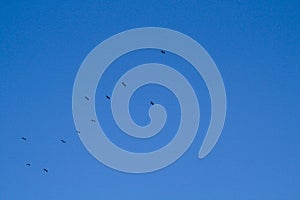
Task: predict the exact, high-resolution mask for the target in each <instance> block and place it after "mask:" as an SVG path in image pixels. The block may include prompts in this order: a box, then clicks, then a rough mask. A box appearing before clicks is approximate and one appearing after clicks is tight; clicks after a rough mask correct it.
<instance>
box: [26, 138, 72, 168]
mask: <svg viewBox="0 0 300 200" xmlns="http://www.w3.org/2000/svg"><path fill="white" fill-rule="evenodd" d="M21 139H22V140H24V141H27V138H26V137H22V138H21ZM60 142H61V143H63V144H65V143H67V141H66V140H63V139H61V140H60ZM26 166H27V167H31V163H26ZM43 171H44V172H45V173H48V172H49V170H48V169H47V168H43Z"/></svg>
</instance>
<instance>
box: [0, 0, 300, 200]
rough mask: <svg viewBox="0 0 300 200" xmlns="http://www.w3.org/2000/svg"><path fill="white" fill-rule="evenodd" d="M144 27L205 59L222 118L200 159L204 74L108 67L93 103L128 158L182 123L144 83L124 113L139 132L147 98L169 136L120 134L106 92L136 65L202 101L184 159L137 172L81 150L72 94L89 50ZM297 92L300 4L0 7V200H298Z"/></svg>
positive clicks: (181, 65) (137, 55)
mask: <svg viewBox="0 0 300 200" xmlns="http://www.w3.org/2000/svg"><path fill="white" fill-rule="evenodd" d="M146 26H157V27H165V28H170V29H174V30H177V31H180V32H182V33H184V34H187V35H189V36H190V37H192V38H194V39H195V40H197V41H198V42H199V43H200V44H201V45H202V46H203V47H204V48H205V49H206V50H207V51H208V53H209V54H210V55H211V57H212V58H213V59H214V61H215V63H216V64H217V66H218V68H219V70H220V72H221V74H222V77H223V80H224V83H225V87H226V92H227V100H228V102H227V103H228V104H227V108H228V111H227V118H226V123H225V126H224V129H223V132H222V135H221V137H220V140H219V141H218V143H217V145H216V146H215V148H214V149H213V151H212V152H211V153H210V154H209V155H208V156H207V157H206V158H205V159H203V160H199V159H198V157H197V156H198V150H199V147H200V145H201V143H202V141H203V137H204V135H205V133H206V130H207V127H208V123H209V119H210V101H209V96H208V92H207V88H206V87H205V84H204V82H203V80H202V79H201V77H200V76H198V75H197V74H196V73H195V71H193V68H192V67H191V66H190V65H189V64H188V63H186V62H185V61H184V60H182V59H180V58H178V57H176V56H175V55H173V54H168V53H166V54H165V55H163V54H161V53H160V52H159V51H157V50H144V51H136V52H132V53H130V54H128V55H126V56H124V57H121V58H120V59H118V60H116V62H114V63H113V64H112V65H111V66H110V68H109V69H108V70H107V71H106V72H105V76H103V79H101V81H100V84H99V85H98V90H97V104H96V107H97V114H98V119H99V120H100V121H101V124H102V125H103V127H104V129H105V130H109V131H108V132H109V133H110V134H109V135H108V137H109V138H110V139H111V140H112V141H113V142H114V143H115V144H117V145H118V146H121V147H122V148H125V149H128V150H130V151H136V152H147V151H152V150H154V149H157V148H159V147H162V146H164V145H165V144H166V143H168V141H170V139H172V137H173V136H174V135H172V134H174V133H175V132H174V131H176V128H177V127H178V122H179V119H180V118H179V114H178V112H179V104H178V102H177V100H176V98H175V97H174V95H173V94H172V93H171V92H170V91H169V90H167V89H166V88H163V87H159V86H157V85H147V86H145V87H143V88H141V89H139V90H138V91H137V92H136V93H135V94H134V95H133V97H132V100H131V102H130V109H131V113H132V116H133V118H134V120H135V121H136V122H137V123H138V124H141V125H146V124H147V123H148V122H149V118H148V115H147V111H148V109H149V106H150V104H149V101H150V100H153V101H155V102H159V103H160V104H162V105H164V106H165V108H166V109H167V111H168V116H169V118H168V121H167V123H166V127H165V129H164V130H163V131H162V132H161V134H159V135H157V136H155V137H153V138H151V139H149V141H142V140H140V139H134V138H130V137H129V136H126V135H124V134H123V133H121V132H120V130H118V128H116V125H115V123H114V121H113V118H112V114H111V111H110V102H109V100H107V99H106V98H105V95H107V94H108V95H110V94H111V91H112V88H113V84H114V82H115V81H116V80H117V79H118V77H120V76H121V75H122V73H124V72H125V71H126V70H128V69H130V68H131V67H132V66H134V65H137V64H142V63H147V62H159V63H164V64H168V65H169V66H173V67H174V68H175V69H177V70H179V71H180V72H181V73H182V74H184V75H186V76H187V78H188V79H189V80H190V82H191V84H192V85H193V87H194V89H195V91H197V96H198V98H199V102H200V108H201V122H200V129H199V131H198V134H197V137H196V138H195V140H194V142H193V144H192V145H191V147H190V148H189V149H188V151H187V152H186V153H185V154H184V155H183V156H182V157H181V158H180V159H179V160H178V161H177V162H175V163H174V164H172V165H170V166H169V167H167V168H164V169H162V170H159V171H156V172H153V173H148V174H138V175H137V174H127V173H123V172H118V171H116V170H113V169H110V168H108V167H106V166H104V165H103V164H101V163H100V162H99V161H98V160H96V159H95V158H94V157H92V156H91V155H90V154H89V153H88V151H87V150H86V149H85V148H84V146H83V145H82V143H81V141H80V139H79V137H78V135H77V134H76V129H75V126H74V122H73V117H72V89H73V83H74V80H75V76H76V73H77V71H78V69H79V67H80V65H81V63H82V61H83V59H84V58H85V57H86V56H87V54H88V53H89V52H90V51H91V50H92V49H93V48H94V47H95V46H96V45H98V44H99V43H100V42H101V41H103V40H105V39H107V38H108V37H110V36H112V35H114V34H117V33H119V32H121V31H124V30H128V29H131V28H137V27H146ZM121 66H123V67H121ZM299 91H300V3H299V1H263V2H262V1H249V2H243V1H231V2H227V3H224V2H221V1H220V2H218V1H214V2H211V1H203V2H200V1H186V2H183V1H178V2H177V1H168V0H165V1H98V2H96V1H81V2H79V1H76V2H75V1H74V2H73V1H66V2H61V1H48V2H43V3H40V2H39V1H19V2H17V1H15V2H10V1H7V2H3V1H2V2H1V4H0V95H1V96H0V97H1V98H0V123H1V141H0V199H1V200H2V199H3V200H18V199H26V200H33V199H41V200H48V199H49V200H53V199H216V200H220V199H228V200H232V199H243V200H247V199H249V200H250V199H251V200H252V199H270V200H271V199H272V200H275V199H278V200H282V199H289V200H297V199H300V190H299V188H300V181H299V180H300V173H299V169H300V159H299V153H300V134H299V129H300V126H299V119H300V116H299V113H300V105H299V102H300V98H299V97H300V93H299ZM22 137H26V138H27V141H23V140H22V139H21V138H22ZM61 139H64V140H66V141H67V143H66V144H62V143H61V142H60V140H61ZM28 162H29V163H31V166H30V167H27V166H26V163H28ZM43 168H47V169H48V170H49V172H48V173H45V172H44V171H43Z"/></svg>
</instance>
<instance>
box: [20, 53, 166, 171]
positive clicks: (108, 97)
mask: <svg viewBox="0 0 300 200" xmlns="http://www.w3.org/2000/svg"><path fill="white" fill-rule="evenodd" d="M160 52H161V53H162V54H165V53H166V51H164V50H161V51H160ZM121 84H122V85H123V86H124V87H126V83H124V82H121ZM105 97H106V98H107V99H108V100H110V96H108V95H106V96H105ZM84 98H85V100H87V101H90V98H89V97H88V96H85V97H84ZM150 104H151V105H152V106H153V105H154V102H153V101H150ZM91 122H94V123H95V122H96V120H94V119H91ZM76 133H78V134H79V133H80V131H79V130H76ZM21 139H22V140H23V141H27V138H26V137H22V138H21ZM60 142H61V143H62V144H65V143H67V141H66V140H63V139H61V140H60ZM26 166H28V167H31V163H26ZM43 171H44V172H45V173H48V172H49V170H48V169H47V168H43Z"/></svg>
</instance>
